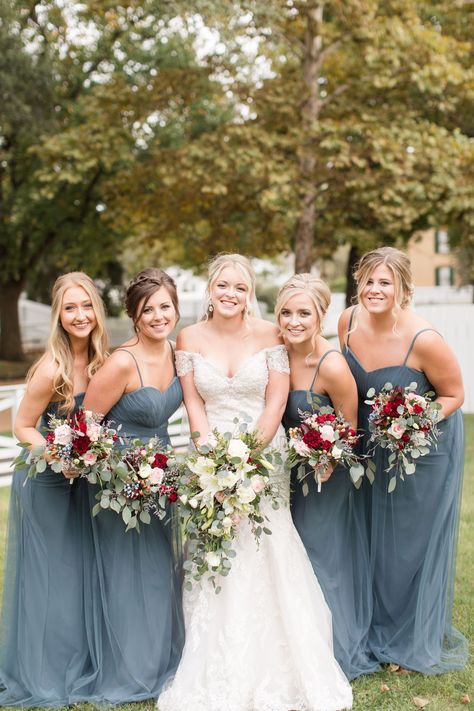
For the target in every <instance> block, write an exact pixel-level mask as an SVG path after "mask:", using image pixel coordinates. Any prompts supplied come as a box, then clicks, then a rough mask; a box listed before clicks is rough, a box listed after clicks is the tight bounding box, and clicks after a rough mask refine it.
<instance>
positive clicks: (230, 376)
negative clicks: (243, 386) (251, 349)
mask: <svg viewBox="0 0 474 711" xmlns="http://www.w3.org/2000/svg"><path fill="white" fill-rule="evenodd" d="M276 347H279V346H271V347H270V348H276ZM270 348H262V349H261V350H259V351H256V352H255V353H252V355H250V356H248V357H247V358H244V360H243V361H242V362H241V363H240V365H239V366H238V367H237V369H236V371H235V373H234V374H233V375H226V374H225V373H223V372H222V368H221V367H220V366H219V365H217V364H216V363H213V362H212V360H209V358H206V357H205V356H203V355H202V353H199V352H198V351H193V354H194V355H196V356H199V358H201V360H203V361H204V362H205V363H207V364H208V365H210V366H211V368H213V369H214V370H215V371H216V373H219V375H220V376H221V377H222V378H225V379H226V380H234V379H235V378H236V377H237V376H238V375H239V373H240V372H241V371H242V369H243V368H244V366H245V365H247V364H248V363H249V362H250V361H251V360H253V359H254V358H255V357H256V356H258V355H261V354H262V353H265V351H268V350H270Z"/></svg>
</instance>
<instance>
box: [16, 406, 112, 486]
mask: <svg viewBox="0 0 474 711" xmlns="http://www.w3.org/2000/svg"><path fill="white" fill-rule="evenodd" d="M102 420H103V415H101V414H99V413H96V412H91V411H90V410H84V409H82V408H81V409H79V410H78V411H77V412H76V413H74V414H73V415H70V416H68V417H63V418H61V417H58V416H57V415H55V414H52V415H50V416H49V421H48V431H47V433H46V436H45V439H46V445H37V446H34V447H32V448H31V450H30V452H29V454H28V457H27V458H26V463H27V464H28V465H29V469H28V476H31V477H34V476H36V475H37V474H40V473H42V472H44V471H45V470H46V468H47V467H48V466H50V467H51V469H52V470H53V471H54V472H57V473H62V472H64V471H67V470H71V469H75V470H76V471H78V472H79V474H80V475H81V476H84V477H86V478H87V479H88V480H89V481H90V482H91V483H95V482H96V481H97V478H98V476H99V472H100V471H101V470H102V469H104V468H106V464H107V461H108V460H109V458H110V456H111V454H112V451H113V446H114V443H115V442H116V440H117V439H118V434H117V430H114V429H112V428H111V427H109V426H108V425H107V424H105V423H103V422H102ZM19 446H20V447H23V448H25V447H29V446H30V445H29V444H27V443H25V442H22V443H20V445H19ZM14 464H15V467H16V468H18V467H20V466H22V465H24V464H25V460H24V459H23V458H22V457H21V455H20V456H19V457H17V459H16V460H15V462H14ZM72 481H73V480H72V479H70V482H71V484H72Z"/></svg>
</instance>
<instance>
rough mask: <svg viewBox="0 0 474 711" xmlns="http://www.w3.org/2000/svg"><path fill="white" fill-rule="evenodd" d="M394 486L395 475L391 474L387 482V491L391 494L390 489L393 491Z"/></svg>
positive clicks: (395, 482)
mask: <svg viewBox="0 0 474 711" xmlns="http://www.w3.org/2000/svg"><path fill="white" fill-rule="evenodd" d="M396 486H397V477H396V476H392V477H391V479H390V481H389V482H388V493H389V494H391V493H392V491H395V487H396Z"/></svg>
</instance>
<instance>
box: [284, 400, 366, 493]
mask: <svg viewBox="0 0 474 711" xmlns="http://www.w3.org/2000/svg"><path fill="white" fill-rule="evenodd" d="M300 415H301V425H300V426H299V427H292V428H290V429H289V431H288V436H289V443H288V464H290V466H292V467H294V466H297V465H299V466H298V472H297V478H298V481H300V482H303V486H302V488H303V494H304V495H305V496H307V495H308V492H309V487H308V483H307V482H306V481H305V479H306V477H307V476H308V474H309V472H310V471H311V470H313V474H314V479H315V481H316V482H317V485H318V492H320V491H321V475H322V474H324V472H325V471H326V469H327V467H328V466H331V465H332V466H335V465H337V464H343V465H344V466H346V467H348V468H349V472H350V475H351V478H352V481H353V483H354V485H355V486H360V483H361V477H362V476H363V474H364V468H363V466H362V464H361V463H360V461H359V460H358V458H357V455H356V454H355V452H354V448H355V446H356V444H357V442H358V441H359V437H358V436H357V434H356V431H355V430H354V429H353V428H352V427H350V425H349V424H348V422H346V420H345V419H344V418H343V417H342V415H340V414H339V415H336V413H335V412H334V410H333V408H332V407H330V406H329V405H327V406H322V407H319V408H318V410H317V412H314V413H310V412H300Z"/></svg>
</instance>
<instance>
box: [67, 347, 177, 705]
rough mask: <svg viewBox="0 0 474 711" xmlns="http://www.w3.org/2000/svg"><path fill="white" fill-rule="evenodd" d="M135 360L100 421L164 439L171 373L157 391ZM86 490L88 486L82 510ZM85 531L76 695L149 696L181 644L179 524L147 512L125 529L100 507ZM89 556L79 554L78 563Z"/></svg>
mask: <svg viewBox="0 0 474 711" xmlns="http://www.w3.org/2000/svg"><path fill="white" fill-rule="evenodd" d="M121 350H126V349H121ZM127 352H128V353H129V354H130V356H131V357H132V358H134V356H133V354H132V353H131V352H130V351H127ZM134 360H135V358H134ZM135 364H136V367H137V371H138V375H139V377H140V383H141V387H140V388H138V389H137V390H134V391H133V392H130V393H126V394H124V395H122V397H121V398H120V400H119V401H118V402H117V403H116V404H115V405H114V407H113V408H112V409H111V411H110V412H109V413H108V415H107V417H106V420H107V421H109V422H111V424H112V426H114V427H116V426H118V425H119V424H121V425H122V429H121V432H120V434H121V435H122V436H124V437H125V436H126V437H127V438H134V437H139V438H140V439H141V440H142V441H143V442H147V441H148V440H149V439H150V438H152V437H158V438H159V439H160V440H161V441H162V442H163V443H164V444H168V443H169V436H168V432H167V424H168V420H169V418H170V417H171V415H172V414H173V413H174V412H175V411H176V410H177V409H178V407H179V406H180V404H181V401H182V391H181V385H180V382H179V379H178V378H177V376H176V375H175V376H174V378H173V380H172V382H171V383H170V385H169V386H168V387H167V388H166V390H164V391H160V390H159V389H158V388H155V387H152V386H145V385H144V384H143V380H142V376H141V373H140V370H139V367H138V364H137V363H136V360H135ZM94 494H95V490H94V487H90V494H89V499H90V500H89V506H88V511H87V515H88V516H89V517H90V510H91V508H92V506H93V505H94V504H95V503H96V502H95V499H94ZM92 530H93V545H94V556H93V561H94V566H95V570H92V571H89V573H88V574H87V575H86V578H87V580H89V585H90V587H89V590H88V595H86V618H87V622H88V633H89V636H90V638H91V640H92V642H91V649H92V654H93V660H92V670H91V672H90V673H89V674H88V675H86V676H85V677H84V679H83V686H82V689H81V692H80V693H79V694H78V699H82V700H88V701H97V702H109V703H124V702H131V701H141V700H143V699H148V698H155V697H157V696H158V694H159V692H160V690H161V688H162V686H163V684H164V683H165V681H166V680H167V679H168V677H169V676H171V675H173V674H174V672H175V670H176V668H177V666H178V663H179V660H180V657H181V652H182V648H183V645H184V623H183V618H182V608H181V569H180V565H179V562H180V555H181V549H180V545H179V540H178V538H179V527H178V525H177V523H176V522H174V521H172V520H170V518H168V517H167V518H166V519H164V520H160V519H159V518H158V517H154V516H153V517H152V521H151V523H150V524H149V525H145V524H142V525H141V526H140V533H137V532H136V531H133V530H132V531H128V532H125V525H124V523H123V520H122V517H121V516H119V515H117V514H116V513H115V512H113V511H110V510H108V511H101V512H100V513H99V514H98V515H97V516H95V517H94V518H92ZM89 560H90V556H89V554H87V553H86V555H85V561H86V565H87V564H88V561H89Z"/></svg>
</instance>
